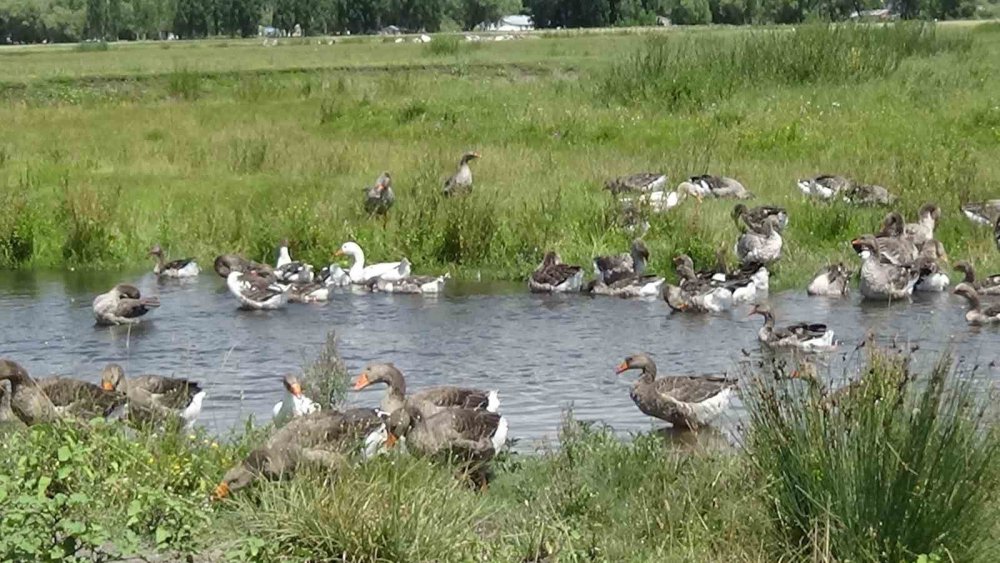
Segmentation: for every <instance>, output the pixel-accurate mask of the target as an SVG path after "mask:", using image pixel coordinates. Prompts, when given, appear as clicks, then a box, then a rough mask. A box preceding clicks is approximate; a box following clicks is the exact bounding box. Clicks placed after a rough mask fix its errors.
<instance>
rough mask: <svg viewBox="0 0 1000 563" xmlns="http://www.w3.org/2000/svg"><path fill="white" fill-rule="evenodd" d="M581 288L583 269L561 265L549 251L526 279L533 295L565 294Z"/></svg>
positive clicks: (557, 258) (556, 255)
mask: <svg viewBox="0 0 1000 563" xmlns="http://www.w3.org/2000/svg"><path fill="white" fill-rule="evenodd" d="M582 286H583V268H581V267H580V266H570V265H568V264H563V263H562V260H561V259H560V258H559V255H558V254H556V253H555V252H552V251H549V252H546V253H545V256H544V257H543V258H542V263H541V264H539V265H538V267H537V268H535V271H534V272H532V273H531V277H529V278H528V289H530V290H531V291H532V292H533V293H566V292H572V291H580V288H581V287H582Z"/></svg>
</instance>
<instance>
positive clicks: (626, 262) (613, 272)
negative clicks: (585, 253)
mask: <svg viewBox="0 0 1000 563" xmlns="http://www.w3.org/2000/svg"><path fill="white" fill-rule="evenodd" d="M648 260H649V249H648V248H646V244H645V243H644V242H642V240H641V239H635V240H633V241H632V245H631V246H630V247H629V252H628V254H619V255H617V256H598V257H597V258H594V275H596V276H597V279H598V280H600V281H601V282H602V283H605V284H612V283H614V282H616V281H618V280H620V279H623V278H626V277H631V276H634V275H635V274H639V275H642V274H644V273H645V271H646V262H647V261H648Z"/></svg>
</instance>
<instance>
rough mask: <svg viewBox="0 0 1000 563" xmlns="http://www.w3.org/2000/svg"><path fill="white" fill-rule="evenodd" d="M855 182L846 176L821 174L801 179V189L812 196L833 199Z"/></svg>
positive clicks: (799, 184) (799, 183) (799, 182)
mask: <svg viewBox="0 0 1000 563" xmlns="http://www.w3.org/2000/svg"><path fill="white" fill-rule="evenodd" d="M853 185H854V183H853V182H852V181H851V180H848V179H847V178H845V177H844V176H837V175H833V174H821V175H819V176H816V177H815V178H807V179H805V180H799V181H798V186H799V190H800V191H801V192H802V193H803V194H805V195H807V196H810V197H815V198H818V199H824V200H828V199H833V198H834V197H835V196H836V195H837V194H839V193H840V192H842V191H845V190H849V189H850V188H851V186H853Z"/></svg>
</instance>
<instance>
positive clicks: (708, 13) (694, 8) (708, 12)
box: [670, 0, 712, 25]
mask: <svg viewBox="0 0 1000 563" xmlns="http://www.w3.org/2000/svg"><path fill="white" fill-rule="evenodd" d="M670 20H671V21H672V22H673V23H675V24H678V25H705V24H709V23H712V9H711V8H710V7H709V5H708V0H678V2H677V4H676V5H675V6H674V8H673V10H671V11H670Z"/></svg>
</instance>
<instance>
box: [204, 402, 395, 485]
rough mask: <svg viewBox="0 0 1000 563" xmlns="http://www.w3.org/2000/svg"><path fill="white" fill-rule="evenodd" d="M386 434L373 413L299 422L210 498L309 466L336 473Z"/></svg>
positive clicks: (324, 414)
mask: <svg viewBox="0 0 1000 563" xmlns="http://www.w3.org/2000/svg"><path fill="white" fill-rule="evenodd" d="M384 432H385V428H384V423H383V421H382V418H381V417H380V416H379V415H378V413H377V412H376V411H375V410H373V409H351V410H348V411H345V412H337V411H320V412H316V413H313V414H310V415H307V416H302V417H299V418H295V419H293V420H291V421H289V422H288V424H286V425H285V426H283V427H282V428H280V429H279V430H278V431H277V432H275V433H274V434H273V435H272V436H271V437H270V438H269V439H268V440H267V442H265V444H264V445H263V446H261V447H259V448H257V449H256V450H254V451H252V452H250V455H248V456H247V457H246V459H244V460H243V461H242V462H240V463H239V464H237V465H236V466H235V467H233V468H232V469H230V470H229V471H227V472H226V474H225V476H223V478H222V481H221V482H220V483H219V485H218V486H217V487H216V488H215V492H214V493H213V495H212V498H213V500H221V499H224V498H226V497H228V496H229V495H231V494H233V493H235V492H237V491H239V490H240V489H243V488H245V487H247V486H249V485H251V484H253V483H254V482H255V481H257V480H258V479H265V480H278V479H283V478H291V477H294V475H295V472H296V471H298V470H299V469H300V468H302V467H305V466H310V465H311V466H315V467H322V468H326V469H335V468H338V467H340V466H341V465H343V464H344V463H345V462H346V460H347V456H348V455H349V454H350V453H351V452H352V450H353V449H354V448H357V447H360V445H361V444H362V442H363V443H364V444H366V446H369V447H370V446H373V445H374V446H376V447H377V446H378V437H379V436H381V435H384ZM373 438H374V439H373ZM371 452H372V450H371V449H366V451H365V453H366V454H370V453H371Z"/></svg>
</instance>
